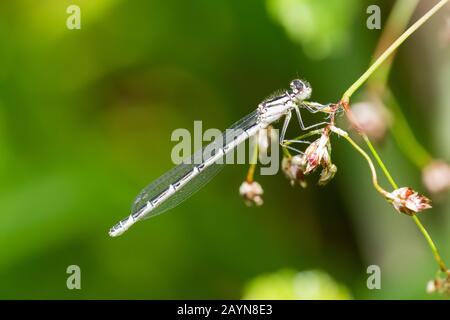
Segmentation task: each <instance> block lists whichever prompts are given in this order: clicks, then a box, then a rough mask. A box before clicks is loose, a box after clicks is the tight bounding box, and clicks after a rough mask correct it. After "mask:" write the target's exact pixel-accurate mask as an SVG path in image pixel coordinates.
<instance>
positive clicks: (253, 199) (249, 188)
mask: <svg viewBox="0 0 450 320" xmlns="http://www.w3.org/2000/svg"><path fill="white" fill-rule="evenodd" d="M239 193H240V195H241V196H242V197H243V198H244V201H245V204H246V205H248V206H251V205H253V204H255V205H257V206H261V205H262V204H263V200H262V197H261V196H262V194H263V193H264V190H263V188H262V187H261V185H260V184H259V183H258V182H256V181H252V182H247V181H244V182H243V183H242V184H241V186H240V187H239Z"/></svg>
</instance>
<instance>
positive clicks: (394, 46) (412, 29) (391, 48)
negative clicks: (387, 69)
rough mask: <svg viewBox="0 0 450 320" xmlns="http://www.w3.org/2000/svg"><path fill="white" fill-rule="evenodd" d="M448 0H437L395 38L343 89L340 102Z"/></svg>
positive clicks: (353, 91) (347, 97)
mask: <svg viewBox="0 0 450 320" xmlns="http://www.w3.org/2000/svg"><path fill="white" fill-rule="evenodd" d="M448 1H449V0H441V1H439V2H438V3H437V4H436V5H435V6H434V7H433V8H431V9H430V10H429V11H428V12H427V13H426V14H424V15H423V16H422V17H421V18H420V19H419V20H417V21H416V22H415V23H414V24H413V25H412V26H411V27H409V28H408V29H407V30H406V31H405V32H404V33H403V34H402V35H401V36H400V37H398V38H397V40H395V41H394V43H392V44H391V45H390V46H389V48H387V49H386V51H384V52H383V53H382V54H381V55H380V56H379V57H378V59H377V60H376V61H375V62H374V63H373V64H372V65H371V66H370V67H369V69H367V70H366V72H364V73H363V75H362V76H361V77H359V79H358V80H356V82H355V83H354V84H352V85H351V86H350V88H348V90H347V91H345V93H344V95H343V96H342V99H341V100H342V102H344V103H348V102H349V101H350V97H351V96H352V95H353V94H354V93H355V92H356V90H358V89H359V87H361V86H362V85H363V84H364V82H366V80H367V79H368V78H369V77H370V76H371V75H372V73H374V72H375V70H377V69H378V67H379V66H380V65H381V64H382V63H383V62H384V61H385V60H386V59H387V58H389V57H390V56H391V55H392V53H394V51H395V50H397V48H398V47H399V46H400V45H401V44H402V43H403V42H405V40H406V39H408V38H409V36H411V35H412V34H413V33H414V32H415V31H416V30H417V29H419V28H420V27H421V26H422V25H423V24H424V23H425V22H427V21H428V19H430V18H431V17H432V16H433V15H434V14H435V13H436V12H437V11H439V9H441V8H442V7H443V6H444V5H445V4H446V3H448Z"/></svg>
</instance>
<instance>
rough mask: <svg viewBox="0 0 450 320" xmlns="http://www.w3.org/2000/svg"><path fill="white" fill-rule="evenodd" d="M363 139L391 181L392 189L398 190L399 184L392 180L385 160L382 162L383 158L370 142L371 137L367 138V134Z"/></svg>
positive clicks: (363, 135)
mask: <svg viewBox="0 0 450 320" xmlns="http://www.w3.org/2000/svg"><path fill="white" fill-rule="evenodd" d="M362 137H363V139H364V141H365V142H366V144H367V146H368V147H369V149H370V152H372V154H373V156H374V157H375V159H376V160H377V162H378V165H379V166H380V167H381V170H383V173H384V175H385V176H386V178H387V179H388V180H389V183H390V184H391V185H392V187H393V188H394V189H398V186H397V184H396V183H395V181H394V179H393V178H392V176H391V174H390V173H389V170H388V169H387V168H386V166H385V165H384V162H383V160H381V157H380V156H379V154H378V152H377V151H376V150H375V148H374V146H373V144H372V142H371V141H370V140H369V137H367V135H366V134H362Z"/></svg>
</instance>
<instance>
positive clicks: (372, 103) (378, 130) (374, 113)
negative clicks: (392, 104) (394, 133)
mask: <svg viewBox="0 0 450 320" xmlns="http://www.w3.org/2000/svg"><path fill="white" fill-rule="evenodd" d="M352 114H353V122H355V123H354V125H355V126H357V127H359V128H360V129H361V130H362V131H364V133H366V134H367V135H368V136H369V138H371V139H374V140H377V141H381V140H383V138H384V137H385V135H386V132H387V130H388V128H389V126H390V123H391V115H390V114H389V111H388V110H387V109H386V107H385V106H384V105H383V104H382V103H381V101H377V100H369V101H365V102H359V103H355V104H353V106H352Z"/></svg>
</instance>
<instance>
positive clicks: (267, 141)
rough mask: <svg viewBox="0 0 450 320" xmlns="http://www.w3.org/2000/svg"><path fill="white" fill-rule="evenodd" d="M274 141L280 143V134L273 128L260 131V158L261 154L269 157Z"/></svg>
mask: <svg viewBox="0 0 450 320" xmlns="http://www.w3.org/2000/svg"><path fill="white" fill-rule="evenodd" d="M273 141H277V142H278V132H277V130H274V128H273V127H272V126H268V127H267V128H264V129H261V130H259V132H258V137H257V142H258V149H259V154H260V157H261V154H263V155H267V154H268V153H269V151H270V147H271V145H272V142H273Z"/></svg>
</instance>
